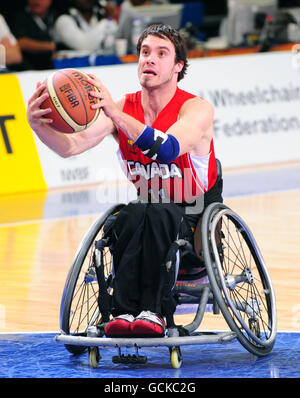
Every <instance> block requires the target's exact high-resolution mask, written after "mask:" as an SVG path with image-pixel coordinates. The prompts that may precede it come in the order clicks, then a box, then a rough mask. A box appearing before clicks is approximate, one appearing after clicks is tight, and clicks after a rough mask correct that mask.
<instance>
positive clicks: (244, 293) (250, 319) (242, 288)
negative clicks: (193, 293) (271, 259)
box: [201, 203, 277, 357]
mask: <svg viewBox="0 0 300 398" xmlns="http://www.w3.org/2000/svg"><path fill="white" fill-rule="evenodd" d="M201 235H202V244H203V255H204V259H205V265H206V269H207V274H208V278H209V282H210V285H211V288H212V291H213V294H214V296H215V299H216V301H217V303H218V305H219V307H220V309H221V312H222V314H223V316H224V318H225V320H226V322H227V324H228V326H229V327H230V328H231V330H232V331H233V332H235V333H236V335H237V339H238V340H239V342H240V343H241V344H242V345H243V346H244V347H245V348H246V349H247V350H248V351H249V352H251V353H252V354H254V355H256V356H259V357H261V356H265V355H267V354H268V353H269V352H270V351H271V350H272V348H273V346H274V343H275V338H276V332H277V331H276V328H277V317H276V304H275V295H274V290H273V287H272V283H271V279H270V277H269V274H268V271H267V268H266V265H265V263H264V260H263V257H262V255H261V253H260V251H259V248H258V246H257V244H256V242H255V240H254V237H253V235H252V233H251V231H250V229H249V228H248V226H247V225H246V224H245V222H244V221H243V220H242V219H241V218H240V217H239V216H238V215H237V214H236V213H234V212H233V211H232V210H231V209H230V208H229V207H227V206H226V205H224V204H222V203H213V204H211V205H209V206H208V207H207V209H206V210H205V213H204V216H203V221H202V230H201Z"/></svg>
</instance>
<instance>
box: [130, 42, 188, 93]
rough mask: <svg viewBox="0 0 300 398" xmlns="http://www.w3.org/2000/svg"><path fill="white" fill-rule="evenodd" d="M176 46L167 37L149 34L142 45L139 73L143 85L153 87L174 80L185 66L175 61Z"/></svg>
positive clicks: (175, 80)
mask: <svg viewBox="0 0 300 398" xmlns="http://www.w3.org/2000/svg"><path fill="white" fill-rule="evenodd" d="M175 56H176V53H175V47H174V45H173V43H172V42H171V41H170V40H169V39H167V38H163V39H162V38H160V37H157V36H153V35H149V36H147V37H146V38H145V39H144V40H143V42H142V45H141V51H140V56H139V65H138V75H139V80H140V83H141V85H142V87H147V88H152V87H157V86H160V85H165V84H168V83H169V82H174V83H175V84H176V82H177V77H178V73H179V72H180V71H181V69H182V68H183V62H179V63H175Z"/></svg>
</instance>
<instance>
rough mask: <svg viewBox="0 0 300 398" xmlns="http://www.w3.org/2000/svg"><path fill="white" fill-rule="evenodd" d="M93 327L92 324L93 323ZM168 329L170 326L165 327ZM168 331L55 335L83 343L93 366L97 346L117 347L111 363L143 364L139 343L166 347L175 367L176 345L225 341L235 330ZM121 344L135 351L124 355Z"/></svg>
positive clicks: (177, 361)
mask: <svg viewBox="0 0 300 398" xmlns="http://www.w3.org/2000/svg"><path fill="white" fill-rule="evenodd" d="M93 328H96V327H93ZM169 331H170V330H169ZM174 334H176V332H175V333H171V337H170V336H165V337H145V338H141V337H137V338H136V337H104V336H100V337H99V336H96V333H93V331H92V332H90V333H88V336H74V335H66V334H60V335H57V336H55V340H56V342H57V343H62V344H68V345H74V346H81V347H87V348H88V351H89V360H90V365H91V366H92V367H94V368H96V367H97V366H98V364H99V361H100V359H101V355H100V350H99V349H100V348H107V347H111V348H117V350H118V355H115V356H113V357H112V362H113V363H122V364H145V363H146V362H147V357H146V356H143V355H139V352H138V350H139V349H140V348H142V347H161V346H165V347H168V348H169V353H170V360H171V364H172V367H173V368H175V369H177V368H180V366H181V364H182V354H181V350H180V347H181V346H186V345H201V344H229V343H231V342H233V340H235V338H236V333H234V332H232V331H229V332H196V333H193V334H191V335H189V336H179V335H178V333H177V336H176V335H175V336H174ZM122 348H133V349H134V350H135V354H132V355H124V354H122Z"/></svg>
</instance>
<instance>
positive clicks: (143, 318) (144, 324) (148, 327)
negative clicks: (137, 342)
mask: <svg viewBox="0 0 300 398" xmlns="http://www.w3.org/2000/svg"><path fill="white" fill-rule="evenodd" d="M165 331H166V323H165V321H164V319H163V318H161V317H160V316H158V315H157V314H154V313H153V312H151V311H142V312H141V313H140V314H139V315H138V316H137V317H136V318H135V320H134V321H133V322H132V323H131V333H132V335H134V336H143V337H163V336H164V335H165Z"/></svg>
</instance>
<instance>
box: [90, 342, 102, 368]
mask: <svg viewBox="0 0 300 398" xmlns="http://www.w3.org/2000/svg"><path fill="white" fill-rule="evenodd" d="M89 359H90V365H91V366H92V368H97V367H98V365H99V361H100V359H101V355H100V351H99V348H98V347H91V348H90V349H89Z"/></svg>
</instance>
